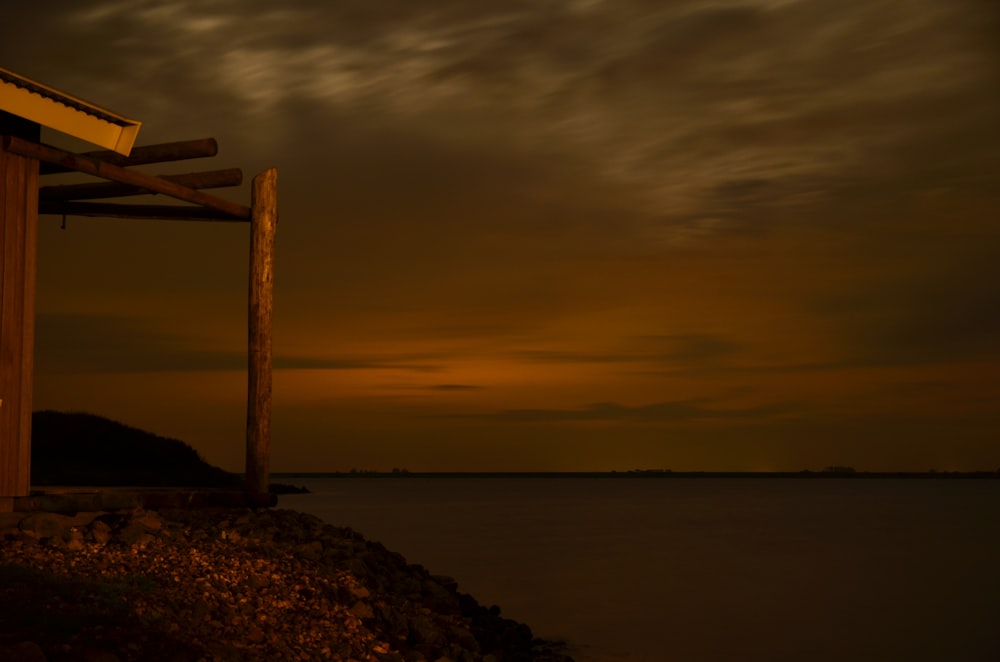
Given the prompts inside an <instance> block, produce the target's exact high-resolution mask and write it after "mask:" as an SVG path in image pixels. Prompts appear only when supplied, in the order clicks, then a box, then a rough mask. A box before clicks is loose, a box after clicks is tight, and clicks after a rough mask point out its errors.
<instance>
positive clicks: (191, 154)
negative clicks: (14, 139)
mask: <svg viewBox="0 0 1000 662" xmlns="http://www.w3.org/2000/svg"><path fill="white" fill-rule="evenodd" d="M218 152H219V145H218V143H217V142H216V141H215V138H198V139H196V140H180V141H176V142H169V143H159V144H156V145H143V146H140V147H133V148H132V152H131V153H130V154H129V155H128V156H122V155H121V154H118V153H116V152H111V151H105V150H99V151H96V152H84V153H83V154H80V156H85V157H87V158H90V159H97V160H98V161H103V162H104V163H110V164H112V165H116V166H120V167H122V168H127V167H128V166H137V165H148V164H150V163H166V162H168V161H186V160H187V159H197V158H202V157H206V156H215V155H216V154H218ZM73 170H74V168H69V167H66V166H60V165H59V164H56V163H42V164H41V167H40V169H39V174H42V175H54V174H58V173H61V172H72V171H73Z"/></svg>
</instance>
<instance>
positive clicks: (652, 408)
mask: <svg viewBox="0 0 1000 662" xmlns="http://www.w3.org/2000/svg"><path fill="white" fill-rule="evenodd" d="M707 402H708V401H706V400H677V401H670V402H657V403H653V404H649V405H641V406H637V407H630V406H626V405H622V404H618V403H614V402H600V403H595V404H590V405H586V406H584V407H582V408H580V409H507V410H503V411H499V412H493V413H486V414H471V415H468V414H464V415H457V416H452V417H453V418H476V419H486V420H493V421H498V422H504V423H564V422H569V423H571V422H588V421H607V422H622V423H626V422H634V423H689V422H702V423H704V422H710V421H753V420H762V419H771V418H774V417H775V416H781V415H786V414H788V413H790V412H794V411H795V410H794V409H793V408H790V407H787V406H780V405H770V406H762V407H751V408H744V409H721V408H713V407H706V406H705V404H706V403H707Z"/></svg>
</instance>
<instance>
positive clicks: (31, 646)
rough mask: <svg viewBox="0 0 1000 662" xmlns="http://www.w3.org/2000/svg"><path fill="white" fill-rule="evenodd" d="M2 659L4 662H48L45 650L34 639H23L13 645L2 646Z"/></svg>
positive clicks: (0, 658) (0, 654)
mask: <svg viewBox="0 0 1000 662" xmlns="http://www.w3.org/2000/svg"><path fill="white" fill-rule="evenodd" d="M0 660H4V662H47V661H48V658H47V657H45V651H43V650H42V647H41V646H39V645H38V644H36V643H35V642H33V641H22V642H21V643H18V644H13V645H11V646H0Z"/></svg>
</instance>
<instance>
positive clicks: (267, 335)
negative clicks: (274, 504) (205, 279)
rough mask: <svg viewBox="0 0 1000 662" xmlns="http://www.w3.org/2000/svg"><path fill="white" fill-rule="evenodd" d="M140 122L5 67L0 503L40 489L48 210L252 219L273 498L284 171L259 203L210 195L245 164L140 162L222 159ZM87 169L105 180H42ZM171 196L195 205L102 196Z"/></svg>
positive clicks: (0, 101)
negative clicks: (274, 321) (42, 281)
mask: <svg viewBox="0 0 1000 662" xmlns="http://www.w3.org/2000/svg"><path fill="white" fill-rule="evenodd" d="M42 126H45V127H47V128H51V129H55V130H57V131H60V132H63V133H66V134H68V135H71V136H73V137H76V138H79V139H81V140H85V141H88V142H90V143H92V144H95V145H97V146H98V147H104V148H105V149H106V150H110V151H96V152H87V153H83V154H78V153H73V152H69V151H66V150H62V149H59V148H57V147H53V146H50V145H46V144H43V143H41V142H40V129H41V127H42ZM140 126H141V124H140V123H139V122H137V121H135V120H130V119H128V118H125V117H122V116H120V115H117V114H116V113H113V112H111V111H109V110H107V109H104V108H101V107H99V106H95V105H93V104H90V103H88V102H86V101H83V100H81V99H78V98H76V97H72V96H70V95H68V94H65V93H63V92H60V91H58V90H55V89H53V88H50V87H47V86H45V85H42V84H40V83H37V82H35V81H32V80H30V79H27V78H24V77H23V76H19V75H18V74H15V73H13V72H11V71H7V70H5V69H0V511H3V510H11V509H13V505H14V502H15V500H17V499H24V498H26V497H27V496H28V495H29V492H30V476H31V464H30V463H31V397H32V381H33V380H32V377H33V352H34V316H35V271H36V252H37V224H38V216H39V214H56V215H62V216H64V217H65V216H68V215H73V216H93V217H115V218H154V219H168V220H187V221H233V222H248V223H249V224H250V282H249V333H248V394H247V431H246V474H245V475H246V482H245V489H244V491H245V493H246V495H247V496H248V499H249V501H250V502H251V503H261V504H263V503H268V502H269V499H268V497H267V493H268V488H269V464H270V430H271V422H270V419H271V315H272V313H271V311H272V305H271V302H272V292H273V282H274V237H275V230H276V227H277V220H278V212H277V171H276V170H275V169H273V168H271V169H269V170H266V171H264V172H262V173H260V174H259V175H257V176H256V177H254V179H253V183H252V189H251V201H250V206H249V207H247V206H244V205H241V204H238V203H235V202H232V201H230V200H226V199H223V198H219V197H216V196H214V195H211V194H209V193H205V192H204V189H210V188H218V187H226V186H238V185H239V184H241V183H242V179H243V175H242V172H241V171H240V170H239V169H227V170H215V171H209V172H196V173H189V174H182V175H165V176H154V175H150V174H147V173H144V172H140V171H137V170H133V169H131V166H136V165H144V164H151V163H162V162H166V161H180V160H186V159H191V158H200V157H208V156H214V155H215V154H216V152H217V149H218V147H217V144H216V142H215V140H214V139H211V138H209V139H201V140H189V141H183V142H174V143H166V144H159V145H149V146H145V147H135V148H134V149H133V145H134V141H135V138H136V135H137V133H138V131H139V127H140ZM73 171H75V172H80V173H84V174H87V175H92V176H94V177H97V178H99V179H101V180H103V181H100V182H95V183H85V184H67V185H57V186H42V187H39V180H40V177H43V176H45V175H48V174H53V173H60V172H73ZM147 193H148V194H162V195H166V196H168V197H171V198H174V199H176V200H180V201H182V202H185V203H188V204H186V205H177V204H172V205H152V204H118V203H114V202H103V201H102V202H94V200H105V199H107V198H116V197H121V196H134V195H140V194H147Z"/></svg>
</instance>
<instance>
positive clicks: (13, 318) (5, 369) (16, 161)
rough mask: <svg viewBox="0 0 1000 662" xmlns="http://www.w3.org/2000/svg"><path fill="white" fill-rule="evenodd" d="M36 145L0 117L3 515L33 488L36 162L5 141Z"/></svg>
mask: <svg viewBox="0 0 1000 662" xmlns="http://www.w3.org/2000/svg"><path fill="white" fill-rule="evenodd" d="M8 135H16V136H18V137H21V138H28V139H32V140H38V136H39V126H38V125H37V124H35V123H33V122H27V121H25V120H22V119H21V118H18V117H15V116H13V115H9V114H7V113H2V112H0V510H9V509H11V508H12V507H13V497H19V496H27V495H28V492H29V491H30V488H31V395H32V387H33V382H32V377H33V372H34V347H35V268H36V255H37V243H38V161H36V160H35V159H29V158H25V157H22V156H18V155H16V154H11V153H9V152H7V151H6V149H5V145H6V140H4V139H3V136H8Z"/></svg>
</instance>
